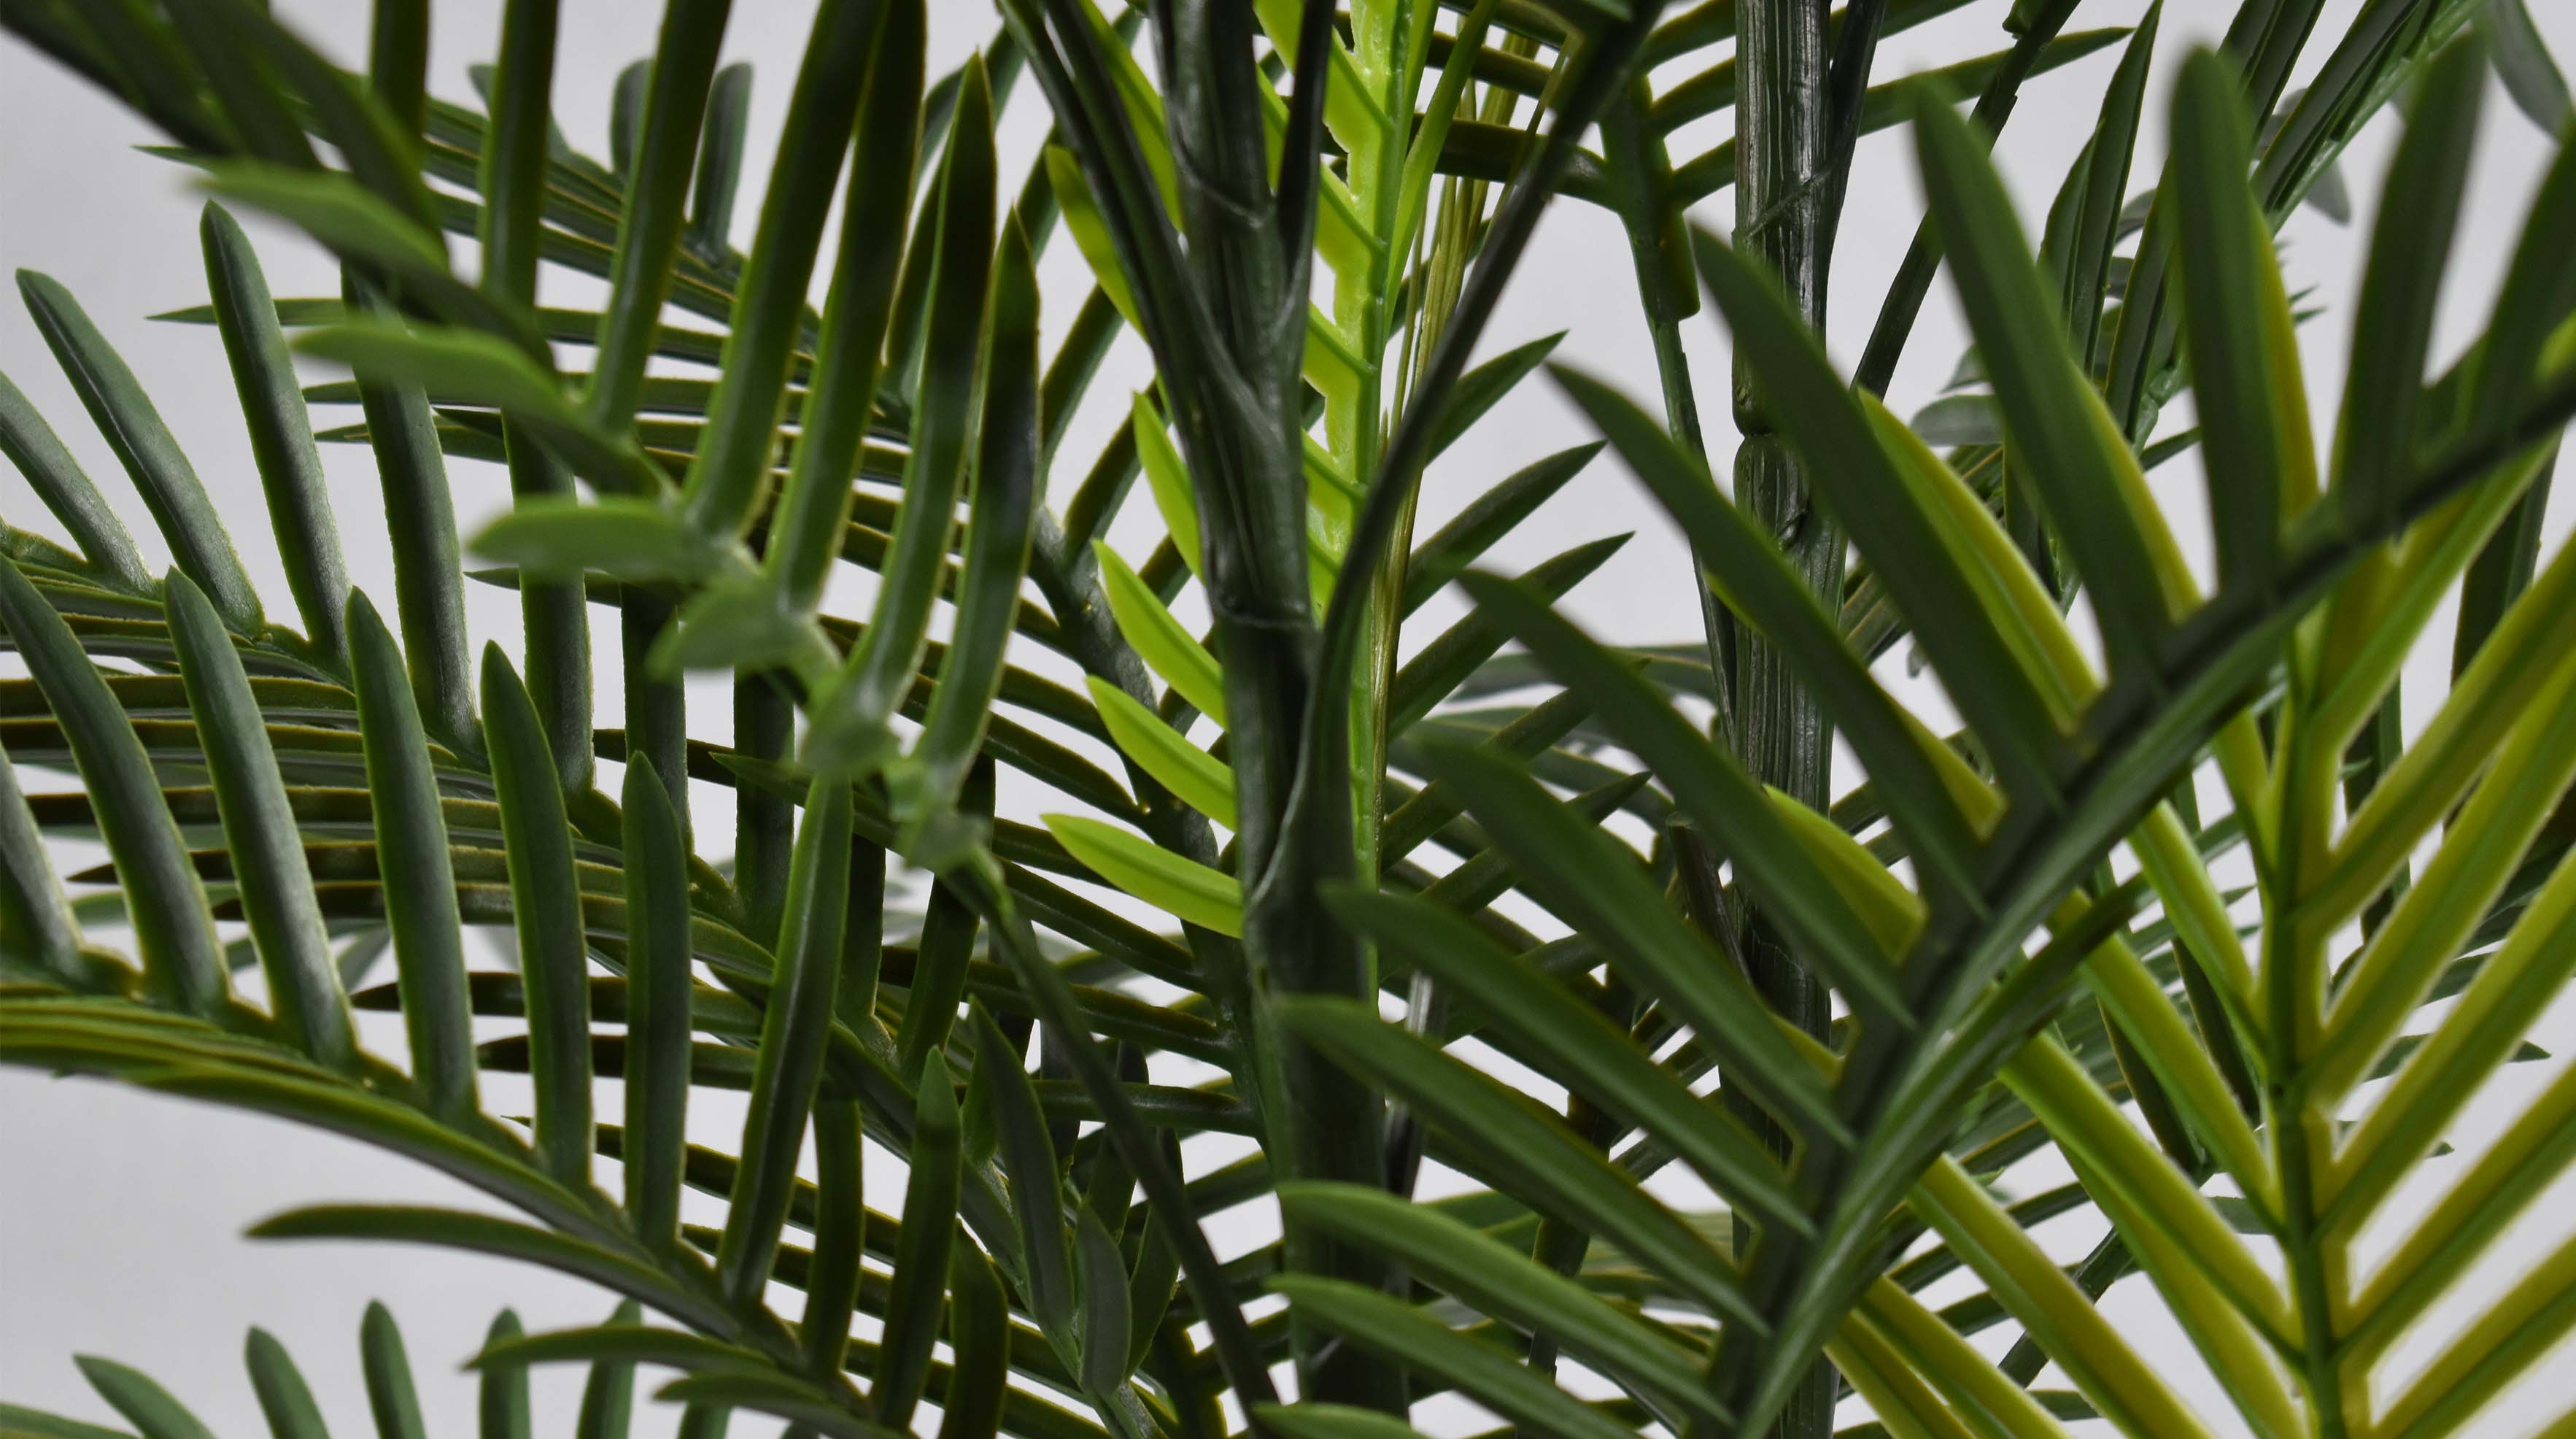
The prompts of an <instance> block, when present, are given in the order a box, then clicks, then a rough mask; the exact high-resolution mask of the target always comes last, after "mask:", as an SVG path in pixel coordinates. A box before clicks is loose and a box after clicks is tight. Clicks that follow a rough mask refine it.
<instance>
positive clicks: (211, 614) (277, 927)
mask: <svg viewBox="0 0 2576 1439" xmlns="http://www.w3.org/2000/svg"><path fill="white" fill-rule="evenodd" d="M162 593H163V594H164V595H165V596H166V598H167V600H168V604H169V614H170V634H171V638H172V639H173V640H175V641H176V642H177V644H178V649H179V664H180V672H181V675H182V677H183V678H184V679H185V681H186V684H187V690H188V708H189V709H190V711H192V712H193V713H194V714H195V716H196V720H197V734H198V738H199V740H200V742H201V743H202V744H203V745H204V746H205V758H206V769H207V772H208V774H209V775H210V776H211V777H212V778H213V780H214V788H215V800H216V804H217V806H218V807H219V809H220V810H221V812H222V814H223V823H224V845H225V848H226V849H228V850H229V851H230V852H231V859H232V866H233V874H234V876H235V878H236V879H237V880H238V881H239V883H240V885H241V901H242V910H243V912H244V913H245V914H246V915H247V916H248V917H249V919H250V930H251V938H252V941H253V943H254V944H255V945H256V946H257V948H258V950H259V962H260V972H261V973H262V974H263V975H265V976H266V977H267V980H268V991H269V1004H270V1007H271V1008H272V1009H273V1010H274V1011H275V1012H276V1015H277V1019H278V1022H279V1024H280V1025H281V1026H283V1027H284V1029H285V1031H286V1033H287V1035H288V1036H289V1037H290V1039H291V1040H292V1042H293V1043H294V1044H295V1045H296V1046H297V1047H298V1048H300V1049H302V1050H303V1051H304V1052H305V1053H307V1054H309V1055H311V1056H313V1058H314V1060H315V1061H316V1062H317V1063H320V1064H322V1065H324V1066H325V1067H328V1068H333V1069H340V1068H350V1067H353V1066H354V1061H355V1050H356V1037H355V1036H354V1035H353V1034H352V1033H351V1032H350V1024H349V1001H348V997H347V996H346V995H344V994H342V993H341V992H340V974H339V971H338V970H337V969H335V968H334V967H333V966H332V963H331V952H330V943H329V937H328V935H326V934H325V933H324V931H323V928H322V912H321V908H320V906H319V905H318V904H317V903H316V902H315V900H314V897H313V877H312V874H311V873H310V871H308V870H307V869H306V868H305V862H304V846H303V843H302V842H301V840H300V839H299V837H298V836H297V834H296V828H295V815H294V811H293V810H291V809H290V808H288V806H287V801H286V786H285V783H284V781H283V780H281V779H280V778H279V775H278V768H277V756H276V754H275V752H274V751H272V750H271V749H270V747H269V739H268V727H267V725H266V724H264V723H263V722H262V721H261V719H260V713H259V706H258V703H257V702H256V701H255V700H253V699H252V697H251V691H250V679H249V676H247V675H246V674H244V673H243V671H242V663H241V656H239V655H238V654H236V653H234V651H233V642H232V637H231V636H230V635H228V634H226V633H225V632H224V627H223V621H222V620H221V619H219V618H217V617H216V615H215V610H214V606H213V605H211V604H210V603H208V602H207V600H206V597H205V595H204V594H203V593H202V592H200V591H199V590H198V589H197V587H196V586H195V585H194V584H191V583H189V580H188V577H187V576H186V575H184V574H181V573H180V572H178V571H177V570H173V571H171V572H170V577H169V578H168V579H167V580H166V581H164V582H163V588H162Z"/></svg>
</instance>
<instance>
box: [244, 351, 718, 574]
mask: <svg viewBox="0 0 2576 1439" xmlns="http://www.w3.org/2000/svg"><path fill="white" fill-rule="evenodd" d="M295 347H296V348H297V349H299V350H302V351H303V352H305V353H306V354H309V355H318V356H320V357H322V358H323V359H326V360H337V361H339V362H340V363H342V364H345V365H347V366H349V367H350V368H351V369H354V370H357V371H359V372H360V374H361V378H362V380H371V381H380V382H383V383H388V384H400V385H417V386H420V387H421V388H423V389H427V390H431V391H434V392H437V393H441V394H445V395H449V396H453V397H455V398H456V399H458V400H461V401H465V402H468V403H473V404H480V405H489V406H491V407H493V408H495V409H498V410H500V411H502V412H503V413H505V414H507V415H509V416H511V417H512V418H514V419H516V420H519V421H520V422H522V423H524V424H526V425H527V426H528V427H529V429H530V430H531V431H532V432H533V433H534V434H536V435H537V436H538V437H539V438H540V439H542V440H543V441H544V442H545V443H546V444H547V445H549V446H551V447H553V448H554V450H555V451H556V452H557V453H558V454H560V455H561V456H562V457H563V459H564V462H565V463H566V464H569V465H570V466H572V468H573V471H574V473H576V474H578V475H580V476H581V477H582V478H583V479H586V480H589V481H590V482H591V483H592V484H594V485H597V486H598V487H599V488H601V489H602V490H605V491H609V492H611V493H615V494H621V495H631V496H654V495H658V494H660V493H661V492H662V491H663V490H664V489H666V488H667V487H668V486H667V482H666V481H665V480H664V479H663V477H662V472H661V471H660V470H659V469H658V468H656V467H655V466H654V464H653V462H652V461H651V460H650V459H648V458H646V457H645V456H644V454H643V453H642V452H641V451H640V450H638V449H636V448H635V447H634V445H633V444H632V442H630V441H626V440H623V439H619V438H615V437H612V436H611V435H609V434H607V433H604V432H602V431H600V430H598V429H596V428H594V427H593V425H592V423H591V421H590V420H589V419H588V418H587V417H586V416H584V415H583V414H582V413H581V411H580V410H578V409H577V408H575V407H574V405H573V403H572V401H571V399H570V398H569V397H567V396H566V395H565V394H564V392H563V390H562V389H561V388H560V386H559V385H558V383H557V381H556V379H555V377H554V376H553V375H551V374H549V373H547V372H546V371H544V370H542V369H540V368H538V366H537V365H536V363H535V362H534V361H532V360H530V359H529V358H528V357H527V356H526V355H525V354H524V353H522V352H521V350H520V348H519V347H517V346H515V345H513V344H511V343H510V342H509V341H506V340H503V339H500V338H497V337H495V336H493V335H490V334H485V333H482V332H480V331H476V330H469V329H463V328H460V327H452V326H450V327H436V326H431V327H409V328H407V327H404V326H401V325H397V324H394V323H392V322H390V321H383V320H372V321H351V322H349V323H346V324H339V325H331V326H326V327H324V328H321V329H317V330H313V331H310V332H308V333H306V334H305V335H304V336H303V337H302V338H301V339H299V340H297V341H296V345H295ZM478 544H479V542H478Z"/></svg>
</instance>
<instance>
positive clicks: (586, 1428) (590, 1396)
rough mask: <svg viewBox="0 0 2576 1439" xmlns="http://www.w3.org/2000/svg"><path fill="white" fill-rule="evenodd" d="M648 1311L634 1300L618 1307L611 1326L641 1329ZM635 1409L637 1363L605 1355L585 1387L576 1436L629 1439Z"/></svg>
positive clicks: (583, 1438)
mask: <svg viewBox="0 0 2576 1439" xmlns="http://www.w3.org/2000/svg"><path fill="white" fill-rule="evenodd" d="M643 1322H644V1311H643V1309H642V1308H641V1307H640V1306H638V1305H637V1304H636V1302H635V1301H634V1300H632V1299H629V1300H627V1301H625V1302H624V1303H622V1304H620V1305H618V1306H617V1312H616V1313H614V1314H611V1315H610V1316H608V1325H609V1327H610V1328H617V1329H632V1328H641V1327H642V1326H643ZM634 1412H635V1365H634V1363H633V1362H632V1361H630V1360H624V1359H614V1358H607V1357H602V1358H601V1359H599V1360H598V1361H596V1362H595V1363H593V1364H592V1365H591V1366H590V1378H589V1379H587V1380H585V1381H584V1382H583V1384H582V1386H581V1415H580V1417H579V1418H578V1419H577V1420H576V1421H575V1422H574V1425H573V1434H574V1436H575V1439H626V1429H627V1421H628V1420H629V1419H630V1418H631V1417H632V1416H633V1414H634Z"/></svg>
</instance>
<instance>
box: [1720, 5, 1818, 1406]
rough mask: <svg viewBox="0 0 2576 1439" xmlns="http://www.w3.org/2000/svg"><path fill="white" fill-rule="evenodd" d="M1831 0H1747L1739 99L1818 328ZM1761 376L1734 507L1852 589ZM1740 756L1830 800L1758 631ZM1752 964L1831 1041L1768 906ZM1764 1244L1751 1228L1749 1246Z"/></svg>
mask: <svg viewBox="0 0 2576 1439" xmlns="http://www.w3.org/2000/svg"><path fill="white" fill-rule="evenodd" d="M1825 14H1826V0H1747V3H1745V4H1742V5H1740V6H1739V7H1738V8H1737V22H1738V25H1739V26H1740V31H1739V36H1738V39H1737V43H1736V57H1737V58H1736V63H1737V65H1738V67H1739V70H1740V71H1741V74H1742V76H1743V82H1742V83H1743V89H1742V91H1741V94H1740V98H1739V99H1738V100H1737V102H1736V112H1735V114H1736V144H1737V152H1738V155H1739V165H1740V168H1739V170H1738V171H1737V176H1736V191H1735V212H1736V216H1737V220H1736V232H1735V243H1736V246H1737V248H1738V249H1739V250H1741V251H1744V252H1746V253H1749V254H1752V255H1757V256H1759V257H1760V258H1761V259H1762V260H1763V262H1764V263H1766V264H1768V265H1769V266H1770V268H1771V270H1772V272H1773V273H1774V274H1775V275H1777V276H1778V277H1779V280H1780V284H1781V287H1782V290H1783V291H1784V293H1786V295H1787V296H1788V298H1789V300H1790V303H1792V304H1793V305H1795V306H1796V307H1797V308H1798V311H1799V313H1801V314H1802V315H1804V316H1805V317H1806V319H1807V322H1808V323H1809V324H1811V325H1813V326H1815V327H1816V328H1817V329H1818V330H1822V329H1823V328H1824V316H1825V293H1824V253H1825V248H1826V244H1827V236H1826V234H1825V231H1824V227H1823V224H1822V219H1823V217H1822V213H1821V211H1822V200H1823V198H1824V191H1825V189H1826V180H1827V175H1828V171H1827V166H1826V146H1827V140H1828V116H1827V115H1826V112H1825V92H1826V80H1827V66H1826V49H1825ZM1750 378H1751V377H1750V374H1749V372H1748V371H1747V370H1746V368H1745V366H1744V364H1743V362H1742V361H1741V359H1739V360H1738V362H1737V366H1736V386H1735V393H1736V401H1735V419H1736V428H1737V431H1738V432H1739V433H1740V434H1741V435H1742V436H1743V442H1742V444H1741V445H1740V446H1739V447H1738V448H1737V450H1736V452H1735V499H1736V503H1737V504H1739V505H1742V506H1743V507H1744V508H1745V510H1746V511H1747V512H1748V513H1749V514H1750V515H1751V516H1752V517H1753V519H1754V520H1755V521H1756V522H1757V523H1759V524H1760V525H1762V526H1763V527H1764V528H1765V529H1767V530H1768V531H1769V532H1770V533H1771V535H1772V536H1773V537H1774V538H1775V539H1776V540H1777V541H1778V542H1779V545H1780V548H1781V552H1782V553H1783V554H1784V555H1786V556H1787V557H1788V560H1789V563H1790V565H1791V567H1792V568H1794V569H1795V570H1796V571H1797V572H1798V574H1799V576H1800V577H1801V578H1802V579H1804V580H1805V581H1806V583H1807V585H1808V587H1809V588H1810V589H1812V590H1813V591H1814V592H1815V593H1816V594H1817V595H1819V596H1823V597H1833V596H1838V595H1840V594H1841V593H1842V582H1843V537H1842V532H1841V530H1840V528H1839V527H1838V526H1836V525H1834V524H1832V523H1831V522H1829V521H1828V520H1827V519H1826V518H1825V516H1824V515H1823V513H1822V512H1821V511H1819V510H1817V509H1816V507H1815V505H1814V503H1813V500H1812V498H1811V496H1810V494H1809V492H1808V488H1807V484H1806V480H1805V477H1804V476H1803V475H1801V474H1800V473H1799V469H1798V463H1797V460H1796V457H1795V456H1794V454H1793V453H1792V451H1791V450H1790V447H1789V443H1788V440H1787V439H1786V438H1785V437H1783V436H1782V435H1780V434H1778V433H1777V432H1776V431H1775V429H1774V427H1773V425H1772V423H1771V419H1770V416H1769V415H1767V414H1766V413H1764V412H1763V410H1762V409H1761V408H1760V406H1759V405H1758V404H1756V403H1755V402H1754V399H1753V391H1752V388H1751V385H1750ZM1734 698H1735V739H1736V750H1737V753H1738V754H1739V755H1740V756H1741V757H1742V759H1743V761H1744V766H1745V769H1746V770H1747V772H1749V773H1750V774H1751V775H1752V777H1753V778H1754V780H1755V781H1756V782H1758V783H1762V784H1767V785H1772V786H1776V787H1777V788H1779V789H1780V790H1781V791H1782V792H1784V793H1786V794H1787V795H1789V797H1790V798H1792V799H1795V800H1797V801H1799V802H1801V803H1803V804H1806V805H1809V806H1812V807H1814V808H1817V809H1819V810H1821V809H1822V808H1824V806H1825V805H1826V803H1827V802H1828V801H1829V799H1830V798H1831V796H1830V793H1829V791H1830V788H1831V783H1832V766H1833V735H1832V730H1831V728H1830V727H1829V726H1828V725H1827V723H1826V721H1825V717H1824V714H1823V713H1822V711H1821V710H1820V709H1819V708H1818V707H1817V704H1816V701H1815V697H1814V695H1813V694H1812V693H1811V692H1809V690H1808V689H1807V687H1806V686H1805V685H1804V684H1802V683H1801V682H1800V680H1799V676H1798V673H1797V670H1796V668H1795V667H1794V666H1793V665H1792V664H1791V663H1790V661H1789V659H1788V657H1787V656H1786V655H1783V654H1782V653H1780V652H1779V651H1778V650H1777V649H1775V648H1774V647H1772V646H1770V645H1768V644H1765V643H1763V642H1762V641H1761V640H1759V639H1758V638H1755V637H1752V636H1746V637H1745V639H1744V642H1743V643H1742V644H1741V645H1740V646H1739V647H1738V651H1737V654H1736V671H1735V683H1734ZM1744 962H1745V968H1746V970H1747V972H1748V974H1749V976H1750V977H1751V979H1752V981H1753V985H1754V988H1755V989H1757V990H1758V991H1760V993H1761V994H1762V997H1763V998H1764V1000H1765V1001H1767V1002H1768V1003H1769V1004H1770V1005H1771V1007H1772V1009H1773V1010H1774V1011H1776V1012H1777V1013H1778V1014H1779V1015H1780V1017H1781V1018H1782V1019H1784V1020H1786V1021H1788V1022H1789V1023H1791V1024H1793V1025H1796V1026H1797V1027H1798V1028H1800V1029H1802V1030H1805V1031H1806V1032H1807V1033H1809V1034H1811V1035H1814V1036H1816V1037H1817V1038H1819V1039H1822V1038H1824V1037H1825V1035H1826V1033H1827V1031H1828V1028H1829V1026H1830V1025H1831V1023H1832V1021H1833V1004H1832V1000H1831V999H1830V997H1829V996H1828V995H1827V994H1826V992H1825V987H1824V985H1823V984H1822V983H1821V982H1820V981H1818V980H1817V979H1816V978H1815V976H1814V975H1812V974H1810V973H1808V971H1807V970H1806V968H1805V966H1803V965H1802V964H1800V963H1799V961H1798V958H1797V956H1796V955H1795V954H1793V953H1792V952H1791V951H1790V949H1789V947H1788V945H1787V944H1786V943H1784V942H1783V941H1782V939H1781V937H1780V936H1779V935H1778V933H1777V932H1776V931H1775V930H1774V929H1773V928H1772V926H1771V924H1770V923H1769V922H1768V920H1767V918H1766V916H1764V914H1763V913H1762V912H1761V910H1760V909H1759V908H1748V910H1747V912H1746V922H1745V927H1744ZM1736 1109H1737V1113H1738V1114H1739V1116H1740V1117H1741V1118H1743V1119H1744V1120H1745V1121H1746V1122H1747V1123H1748V1124H1749V1125H1751V1126H1752V1128H1753V1130H1754V1132H1755V1133H1756V1135H1757V1136H1759V1137H1760V1138H1761V1139H1762V1141H1763V1142H1764V1143H1765V1144H1766V1145H1768V1146H1769V1147H1770V1148H1771V1149H1772V1151H1773V1152H1774V1153H1776V1154H1779V1155H1780V1156H1782V1157H1783V1158H1784V1159H1786V1158H1788V1157H1789V1156H1790V1154H1791V1153H1792V1151H1793V1145H1792V1142H1791V1138H1792V1137H1791V1136H1790V1135H1789V1134H1788V1133H1787V1132H1786V1131H1784V1130H1782V1129H1781V1128H1779V1127H1778V1126H1777V1125H1776V1124H1775V1123H1773V1122H1772V1121H1771V1120H1770V1118H1769V1117H1768V1116H1767V1115H1766V1114H1764V1113H1763V1112H1762V1111H1760V1110H1759V1109H1758V1108H1757V1107H1755V1106H1753V1105H1750V1104H1747V1103H1743V1102H1741V1101H1738V1102H1736ZM1756 1242H1757V1234H1756V1232H1755V1231H1754V1230H1753V1229H1752V1228H1751V1227H1750V1226H1747V1225H1746V1224H1744V1223H1743V1222H1742V1221H1741V1220H1739V1221H1738V1222H1737V1225H1736V1245H1737V1248H1738V1251H1739V1252H1742V1251H1745V1250H1748V1249H1749V1248H1750V1247H1751V1246H1752V1245H1753V1244H1754V1243H1756ZM1835 1391H1836V1380H1835V1376H1834V1371H1833V1368H1832V1366H1831V1365H1830V1363H1828V1362H1826V1361H1824V1360H1822V1359H1819V1360H1818V1361H1817V1362H1816V1364H1815V1365H1814V1367H1813V1368H1812V1369H1811V1370H1810V1371H1809V1372H1808V1374H1807V1375H1806V1377H1805V1378H1804V1379H1803V1380H1801V1381H1800V1382H1799V1384H1798V1386H1797V1388H1796V1390H1795V1391H1794V1392H1793V1393H1792V1394H1791V1395H1790V1396H1789V1398H1788V1401H1787V1402H1786V1403H1785V1404H1783V1405H1782V1406H1781V1409H1780V1412H1779V1415H1778V1417H1777V1418H1776V1419H1775V1420H1774V1421H1773V1423H1772V1426H1771V1433H1773V1434H1774V1435H1777V1436H1780V1439H1826V1436H1829V1435H1831V1434H1832V1433H1833V1424H1834V1395H1835Z"/></svg>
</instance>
